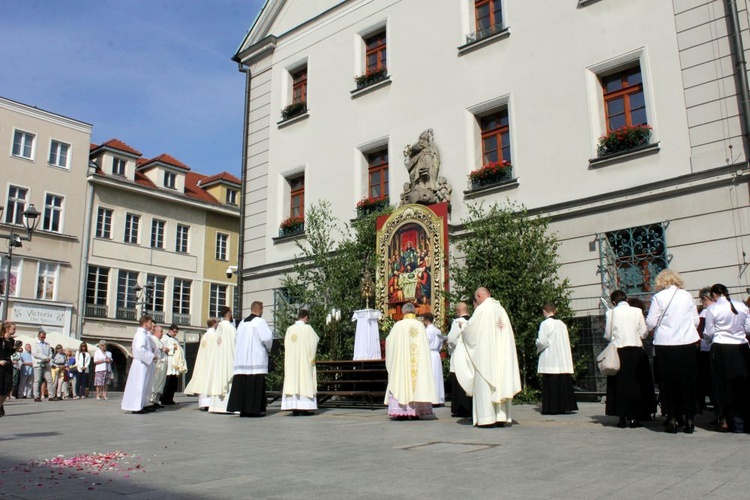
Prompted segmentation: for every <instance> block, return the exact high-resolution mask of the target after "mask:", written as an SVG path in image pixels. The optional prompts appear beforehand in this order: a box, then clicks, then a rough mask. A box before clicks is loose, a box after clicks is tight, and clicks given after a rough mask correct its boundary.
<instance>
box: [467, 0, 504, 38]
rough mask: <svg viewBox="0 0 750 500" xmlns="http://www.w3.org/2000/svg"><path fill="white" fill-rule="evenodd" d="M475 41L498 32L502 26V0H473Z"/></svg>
mask: <svg viewBox="0 0 750 500" xmlns="http://www.w3.org/2000/svg"><path fill="white" fill-rule="evenodd" d="M474 15H475V21H476V29H477V39H479V38H484V37H485V36H488V35H491V34H493V33H496V32H497V31H500V29H502V26H503V4H502V0H474Z"/></svg>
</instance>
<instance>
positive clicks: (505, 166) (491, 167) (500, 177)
mask: <svg viewBox="0 0 750 500" xmlns="http://www.w3.org/2000/svg"><path fill="white" fill-rule="evenodd" d="M511 179H513V165H511V163H510V162H509V161H507V160H503V161H493V162H491V163H488V164H486V165H483V166H482V167H481V168H478V169H477V170H474V171H472V172H471V173H470V174H469V185H470V186H471V189H479V188H481V187H485V186H492V185H494V184H500V183H501V182H506V181H509V180H511Z"/></svg>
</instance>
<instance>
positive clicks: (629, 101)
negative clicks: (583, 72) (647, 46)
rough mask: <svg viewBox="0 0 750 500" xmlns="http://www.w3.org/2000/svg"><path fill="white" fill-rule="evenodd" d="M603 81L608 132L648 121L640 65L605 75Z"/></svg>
mask: <svg viewBox="0 0 750 500" xmlns="http://www.w3.org/2000/svg"><path fill="white" fill-rule="evenodd" d="M601 83H602V90H603V92H604V114H605V119H606V122H607V132H608V133H609V132H612V131H614V130H617V129H619V128H622V127H632V126H635V125H646V124H647V123H648V121H647V119H646V100H645V98H644V94H643V79H642V77H641V67H640V66H636V67H634V68H630V69H626V70H624V71H620V72H618V73H615V74H612V75H609V76H604V77H602V78H601Z"/></svg>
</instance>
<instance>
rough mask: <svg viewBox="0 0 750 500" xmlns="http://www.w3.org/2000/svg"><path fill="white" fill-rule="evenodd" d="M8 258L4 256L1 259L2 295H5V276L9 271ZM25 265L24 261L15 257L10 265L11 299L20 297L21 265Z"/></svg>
mask: <svg viewBox="0 0 750 500" xmlns="http://www.w3.org/2000/svg"><path fill="white" fill-rule="evenodd" d="M7 259H8V257H6V256H4V255H3V257H2V259H1V262H0V266H2V267H0V269H2V272H0V295H3V296H4V295H5V282H6V279H5V274H6V272H7V269H8V260H7ZM22 263H23V259H19V258H16V257H13V261H12V262H11V264H10V280H8V282H9V289H8V296H10V297H18V296H19V295H20V292H21V269H22V266H21V264H22Z"/></svg>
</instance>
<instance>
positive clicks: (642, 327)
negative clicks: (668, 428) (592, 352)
mask: <svg viewBox="0 0 750 500" xmlns="http://www.w3.org/2000/svg"><path fill="white" fill-rule="evenodd" d="M610 301H611V302H612V305H613V306H614V307H613V308H612V309H610V310H609V311H607V322H606V325H605V327H604V338H605V339H607V340H609V341H610V342H614V344H615V347H617V355H618V356H619V357H620V371H618V372H617V375H613V376H610V377H607V404H606V407H605V414H606V415H609V416H616V417H620V421H619V422H618V423H617V427H620V428H625V427H641V422H640V419H641V418H642V417H645V416H650V415H651V413H653V412H655V411H656V396H655V394H654V381H653V378H652V376H651V367H650V366H649V362H648V355H647V354H646V351H644V350H643V340H644V339H645V338H646V337H648V330H647V329H646V322H645V321H644V319H643V311H642V310H641V309H640V308H638V307H631V306H630V304H629V303H628V297H627V295H625V292H623V291H622V290H615V291H614V292H612V294H611V295H610Z"/></svg>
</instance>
